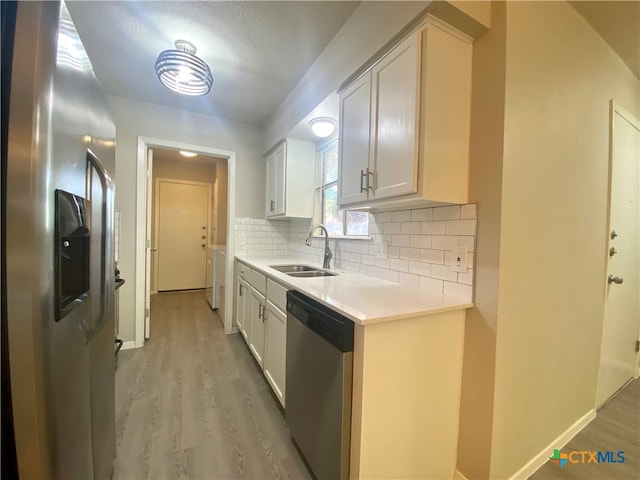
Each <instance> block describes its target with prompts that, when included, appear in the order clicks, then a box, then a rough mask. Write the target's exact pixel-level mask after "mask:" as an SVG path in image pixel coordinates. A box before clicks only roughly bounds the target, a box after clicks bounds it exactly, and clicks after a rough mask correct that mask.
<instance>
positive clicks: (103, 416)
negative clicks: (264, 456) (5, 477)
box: [2, 2, 115, 479]
mask: <svg viewBox="0 0 640 480" xmlns="http://www.w3.org/2000/svg"><path fill="white" fill-rule="evenodd" d="M3 14H5V9H4V8H3ZM5 21H6V23H7V24H8V25H9V27H10V28H8V30H6V31H5ZM5 33H7V34H5ZM2 37H3V38H2V41H3V56H2V70H3V75H5V74H7V75H8V81H7V83H6V85H5V82H4V80H5V79H4V78H3V96H5V95H8V100H9V102H8V105H7V109H6V111H5V108H4V107H3V118H2V122H3V145H2V148H3V150H4V152H5V154H6V157H5V155H3V157H4V158H3V172H2V173H3V192H2V193H3V195H2V209H3V222H2V231H3V242H2V253H3V256H2V260H3V263H2V273H3V288H2V295H3V300H4V302H3V303H4V304H5V305H4V307H6V308H4V309H3V329H6V342H5V345H4V347H5V348H3V355H6V356H7V360H8V362H7V364H8V369H7V372H6V374H7V376H8V378H10V381H8V382H7V384H6V385H7V386H9V387H10V400H11V401H10V404H9V405H8V406H9V410H8V411H9V413H10V416H11V417H12V418H10V419H9V420H12V424H13V425H12V426H13V436H14V438H13V439H12V440H15V458H16V460H17V469H18V473H19V475H20V477H21V478H61V479H62V478H64V479H72V478H81V479H89V478H98V479H108V478H109V477H110V476H111V473H112V469H113V460H114V457H115V392H114V390H115V385H114V375H115V358H114V346H115V344H114V311H113V300H114V286H115V284H114V281H115V279H114V252H113V245H114V238H113V195H114V191H113V186H112V178H111V175H113V174H114V171H115V126H114V122H113V117H112V113H111V110H110V107H109V105H108V103H107V100H106V97H105V96H104V94H103V93H102V92H101V90H100V86H99V84H98V82H97V80H96V77H95V75H94V73H93V69H92V66H91V63H90V61H89V59H88V57H87V55H86V53H85V51H84V48H83V45H82V42H81V40H80V38H79V37H78V34H77V32H76V30H75V28H74V25H73V21H72V19H71V17H70V15H69V13H68V11H67V9H66V6H65V5H64V4H63V3H60V2H17V3H16V4H14V9H13V12H11V18H9V19H4V18H3V35H2ZM9 43H11V44H12V48H11V49H7V48H5V47H6V46H7V45H9ZM7 71H9V73H10V75H9V73H7ZM5 87H6V88H5ZM5 134H6V135H5ZM3 363H4V358H3ZM4 376H5V371H4V370H3V377H4ZM4 385H5V384H4V382H3V386H4ZM4 400H5V398H3V413H4V412H5V410H4ZM5 421H8V420H7V419H6V418H4V417H3V423H4V422H5ZM3 427H4V425H3ZM5 440H6V438H5V429H4V428H3V442H4V441H5ZM4 453H5V452H4V450H3V464H4V463H5V462H4V460H5V459H4ZM3 466H4V465H3Z"/></svg>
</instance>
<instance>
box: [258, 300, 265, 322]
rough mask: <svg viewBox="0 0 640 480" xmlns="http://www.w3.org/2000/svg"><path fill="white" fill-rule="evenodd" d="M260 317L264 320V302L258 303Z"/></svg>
mask: <svg viewBox="0 0 640 480" xmlns="http://www.w3.org/2000/svg"><path fill="white" fill-rule="evenodd" d="M258 318H261V319H262V321H263V322H264V305H262V304H259V305H258Z"/></svg>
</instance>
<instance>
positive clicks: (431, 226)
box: [421, 220, 446, 235]
mask: <svg viewBox="0 0 640 480" xmlns="http://www.w3.org/2000/svg"><path fill="white" fill-rule="evenodd" d="M445 225H446V222H444V221H442V220H440V221H433V222H424V223H422V230H421V232H422V234H423V235H444V232H445Z"/></svg>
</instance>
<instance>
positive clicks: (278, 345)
mask: <svg viewBox="0 0 640 480" xmlns="http://www.w3.org/2000/svg"><path fill="white" fill-rule="evenodd" d="M236 272H237V277H236V288H237V290H236V311H235V323H236V325H237V327H238V330H239V331H240V333H242V336H243V338H244V339H245V342H246V343H247V345H248V346H249V350H250V351H251V353H252V355H253V356H254V357H255V359H256V361H257V362H258V364H259V365H260V366H261V367H262V369H263V371H264V375H265V377H266V379H267V381H268V382H269V385H271V388H272V389H273V392H274V393H275V395H276V397H277V398H278V400H279V401H280V403H281V404H282V406H284V400H285V391H286V390H285V367H286V351H287V314H286V301H287V300H286V298H287V289H286V288H285V287H284V286H282V285H280V284H279V283H277V282H275V281H273V280H272V279H270V278H266V277H265V276H264V275H262V274H261V273H260V272H258V271H256V270H253V269H251V268H249V267H248V266H247V265H245V264H243V263H242V262H239V261H236Z"/></svg>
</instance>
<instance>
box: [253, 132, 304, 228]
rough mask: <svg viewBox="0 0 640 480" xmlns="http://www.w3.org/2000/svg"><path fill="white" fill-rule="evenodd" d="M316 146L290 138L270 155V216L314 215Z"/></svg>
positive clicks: (266, 157) (266, 159)
mask: <svg viewBox="0 0 640 480" xmlns="http://www.w3.org/2000/svg"><path fill="white" fill-rule="evenodd" d="M315 154H316V148H315V145H314V144H313V143H311V142H305V141H302V140H295V139H292V138H287V139H286V140H284V141H282V142H281V143H279V144H278V145H276V146H275V147H274V148H273V149H272V150H271V151H270V152H269V153H268V154H267V155H266V156H265V161H266V167H267V171H266V185H265V186H266V188H265V190H266V205H265V207H266V208H265V217H266V218H290V217H294V218H311V217H312V216H313V199H314V194H313V193H314V173H315V170H314V162H315Z"/></svg>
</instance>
